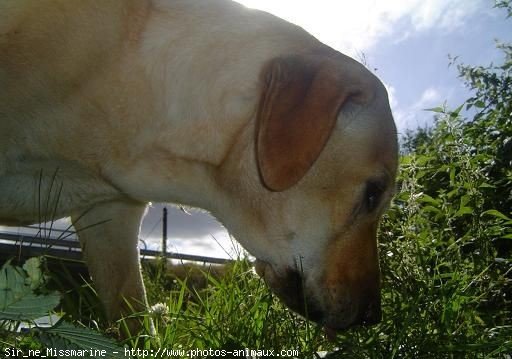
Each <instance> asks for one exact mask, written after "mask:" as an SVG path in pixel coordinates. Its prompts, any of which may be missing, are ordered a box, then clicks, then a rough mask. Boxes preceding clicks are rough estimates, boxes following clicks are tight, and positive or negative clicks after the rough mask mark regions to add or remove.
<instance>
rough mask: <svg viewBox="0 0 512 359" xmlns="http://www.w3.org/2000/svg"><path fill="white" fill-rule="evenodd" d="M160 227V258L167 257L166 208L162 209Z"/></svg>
mask: <svg viewBox="0 0 512 359" xmlns="http://www.w3.org/2000/svg"><path fill="white" fill-rule="evenodd" d="M162 222H163V225H162V257H164V258H165V257H166V256H167V207H164V214H163V220H162Z"/></svg>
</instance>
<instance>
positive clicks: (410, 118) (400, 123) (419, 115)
mask: <svg viewBox="0 0 512 359" xmlns="http://www.w3.org/2000/svg"><path fill="white" fill-rule="evenodd" d="M446 92H447V91H444V90H441V89H436V88H434V87H428V88H426V89H425V90H424V91H423V93H422V94H421V96H420V98H419V99H418V100H417V101H416V102H414V103H413V104H412V105H410V106H407V107H403V106H401V105H400V104H399V103H398V102H397V101H396V100H393V98H394V89H393V87H388V93H389V94H391V95H390V104H391V109H392V111H393V116H394V118H395V122H396V125H397V128H398V132H399V133H403V132H404V131H405V130H406V129H414V128H416V127H423V126H425V125H428V124H430V123H431V122H432V120H433V116H434V114H433V113H432V112H429V111H425V110H426V109H429V108H433V107H437V106H439V105H442V102H443V101H444V100H445V99H446V98H448V97H449V91H448V93H446Z"/></svg>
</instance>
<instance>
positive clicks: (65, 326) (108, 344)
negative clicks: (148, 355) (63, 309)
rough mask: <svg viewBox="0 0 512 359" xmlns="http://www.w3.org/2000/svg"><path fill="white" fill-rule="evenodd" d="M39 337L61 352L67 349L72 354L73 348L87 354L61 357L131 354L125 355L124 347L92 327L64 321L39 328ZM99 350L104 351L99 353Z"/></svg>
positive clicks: (47, 344)
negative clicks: (77, 325) (52, 325)
mask: <svg viewBox="0 0 512 359" xmlns="http://www.w3.org/2000/svg"><path fill="white" fill-rule="evenodd" d="M39 339H40V340H41V342H42V343H43V344H45V345H46V346H47V347H48V348H52V350H56V351H60V352H61V353H64V352H65V351H67V353H70V354H72V353H73V352H72V350H75V353H80V352H79V351H82V352H81V353H84V351H85V352H86V353H87V354H88V355H85V356H84V355H81V356H80V355H78V356H73V355H67V356H62V357H63V358H64V357H66V358H75V357H76V358H78V357H81V358H83V357H87V358H103V359H104V358H112V359H115V358H131V356H128V355H126V356H125V349H124V348H123V347H121V346H120V345H119V344H117V343H116V342H115V341H114V340H112V339H110V338H107V337H105V336H103V335H101V334H100V333H98V332H96V331H94V330H92V329H88V328H79V327H75V326H74V325H72V324H70V323H66V322H64V321H61V322H59V323H58V324H57V325H55V326H54V327H52V328H48V329H40V330H39ZM99 351H104V352H103V353H99ZM91 354H92V355H91Z"/></svg>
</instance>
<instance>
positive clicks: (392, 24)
mask: <svg viewBox="0 0 512 359" xmlns="http://www.w3.org/2000/svg"><path fill="white" fill-rule="evenodd" d="M238 1H239V2H241V3H242V4H244V5H246V6H249V7H252V8H258V9H262V10H265V11H268V12H271V13H273V14H275V15H277V16H280V17H282V18H284V19H286V20H289V21H291V22H293V23H296V24H298V25H300V26H302V27H303V28H305V29H306V30H307V31H309V32H311V33H312V34H313V35H315V36H317V37H318V38H319V39H320V40H321V41H323V42H325V43H327V44H329V45H330V46H333V47H334V48H336V49H338V50H341V51H343V52H345V53H348V54H350V55H354V54H357V53H358V52H362V51H367V50H368V49H369V48H371V47H372V46H374V45H375V44H376V43H377V42H378V41H380V40H381V39H383V38H385V37H388V36H394V37H395V38H397V41H400V40H403V39H405V38H407V37H409V36H411V35H413V34H414V33H417V32H421V31H427V30H430V29H433V28H438V29H443V30H446V31H451V30H454V29H456V28H458V27H460V26H462V25H463V24H464V21H465V20H466V19H467V18H468V17H470V16H471V15H473V14H475V13H476V12H477V11H478V9H479V8H480V6H481V5H482V4H484V1H483V0H451V1H446V0H387V1H378V0H358V1H351V2H348V1H332V0H316V1H295V0H238ZM399 23H400V24H401V25H400V26H399V25H398V24H399Z"/></svg>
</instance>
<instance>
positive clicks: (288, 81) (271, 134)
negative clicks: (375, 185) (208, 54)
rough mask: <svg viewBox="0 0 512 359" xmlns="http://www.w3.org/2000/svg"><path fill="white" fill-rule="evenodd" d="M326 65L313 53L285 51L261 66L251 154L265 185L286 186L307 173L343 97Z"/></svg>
mask: <svg viewBox="0 0 512 359" xmlns="http://www.w3.org/2000/svg"><path fill="white" fill-rule="evenodd" d="M328 64H329V61H321V59H318V57H314V56H289V57H281V58H276V59H273V60H272V61H270V63H268V64H267V66H266V67H265V68H264V69H263V93H262V95H261V99H260V105H259V108H258V119H257V120H258V125H257V126H258V127H257V137H256V155H257V162H258V167H259V171H260V175H261V178H262V180H263V183H264V184H265V186H266V187H267V188H268V189H270V190H273V191H283V190H286V189H288V188H290V187H291V186H293V185H294V184H296V183H297V182H298V181H299V180H300V179H301V178H302V177H303V176H304V175H305V174H306V173H307V171H308V170H309V168H310V167H311V166H312V165H313V163H314V162H315V161H316V159H317V158H318V156H319V155H320V153H321V152H322V150H323V148H324V146H325V144H326V143H327V140H328V139H329V136H330V134H331V132H332V130H333V128H334V125H335V124H336V120H337V117H338V113H339V111H340V109H341V107H342V105H343V103H344V102H345V101H346V100H347V98H348V91H347V89H346V88H344V87H343V84H340V83H339V82H340V81H339V80H338V81H337V78H336V76H335V74H333V68H332V67H331V66H329V65H328Z"/></svg>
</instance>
